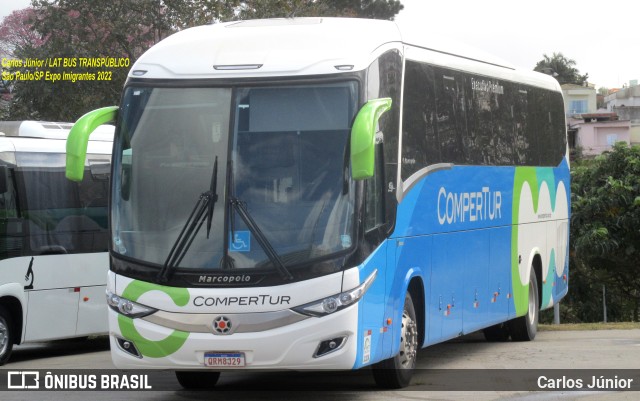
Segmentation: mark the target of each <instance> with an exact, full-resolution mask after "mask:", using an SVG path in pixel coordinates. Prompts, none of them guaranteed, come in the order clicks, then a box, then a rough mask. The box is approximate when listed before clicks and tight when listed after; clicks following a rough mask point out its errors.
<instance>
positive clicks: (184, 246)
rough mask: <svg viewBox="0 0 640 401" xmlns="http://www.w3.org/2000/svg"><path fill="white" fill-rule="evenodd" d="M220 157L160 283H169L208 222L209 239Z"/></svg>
mask: <svg viewBox="0 0 640 401" xmlns="http://www.w3.org/2000/svg"><path fill="white" fill-rule="evenodd" d="M217 186H218V156H216V159H215V161H214V162H213V172H212V174H211V184H210V186H209V190H208V191H206V192H203V193H202V194H200V197H199V198H198V201H197V202H196V205H195V206H194V207H193V210H192V211H191V214H190V215H189V218H188V219H187V221H186V222H185V224H184V227H182V230H181V231H180V234H178V238H176V241H175V242H174V243H173V247H171V251H170V252H169V255H168V256H167V259H166V260H165V262H164V265H163V266H162V269H160V272H158V281H159V282H167V281H168V280H169V277H171V272H172V271H173V268H174V267H175V266H177V265H179V264H180V262H181V261H182V259H183V258H184V256H185V255H186V254H187V251H188V250H189V248H190V247H191V244H192V243H193V240H194V239H195V237H196V235H197V234H198V232H199V231H200V228H201V227H202V225H203V224H204V221H205V220H206V221H207V238H209V232H210V231H211V220H212V218H213V208H214V206H215V203H216V202H217V201H218V193H217Z"/></svg>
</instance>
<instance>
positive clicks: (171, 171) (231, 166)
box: [67, 18, 569, 388]
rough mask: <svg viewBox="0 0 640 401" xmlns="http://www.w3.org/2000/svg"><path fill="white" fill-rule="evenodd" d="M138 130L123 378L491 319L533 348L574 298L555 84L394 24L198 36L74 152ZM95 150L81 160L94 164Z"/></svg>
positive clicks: (115, 332)
mask: <svg viewBox="0 0 640 401" xmlns="http://www.w3.org/2000/svg"><path fill="white" fill-rule="evenodd" d="M112 120H113V121H117V124H116V138H115V145H114V154H113V171H112V178H113V179H112V187H111V202H110V207H111V209H110V224H111V225H110V227H111V237H110V239H111V246H110V260H111V267H110V272H109V279H108V303H109V305H110V306H111V311H110V312H109V323H110V337H111V348H112V357H113V361H114V363H115V364H116V366H118V367H120V368H126V369H130V368H163V369H175V370H177V373H176V374H177V377H178V379H179V381H180V383H181V384H182V385H183V386H185V387H206V386H212V385H214V384H215V382H216V380H217V378H218V377H219V374H220V373H219V372H221V371H225V370H228V369H240V370H251V369H358V368H361V367H364V366H369V365H371V366H372V367H373V373H374V376H375V379H376V381H377V383H378V384H379V385H381V386H383V387H396V388H397V387H403V386H407V385H408V384H409V381H410V378H411V373H412V371H413V369H414V367H415V364H416V353H417V351H418V350H419V349H420V348H422V347H426V346H429V345H431V344H435V343H439V342H442V341H445V340H447V339H450V338H453V337H456V336H460V335H463V334H465V333H469V332H473V331H477V330H482V329H484V331H485V334H486V336H487V338H488V339H490V340H504V339H508V338H509V337H511V338H512V339H513V340H531V339H533V338H534V336H535V334H536V328H537V321H538V313H539V310H541V309H544V308H549V307H550V306H552V305H553V304H554V303H556V302H558V301H559V300H560V299H561V298H562V297H563V296H564V295H565V294H566V293H567V283H568V276H567V275H568V270H567V269H568V263H567V241H568V214H569V167H568V164H569V161H568V156H567V154H568V153H567V141H566V129H565V121H564V110H563V100H562V94H561V90H560V87H559V85H558V83H557V82H556V81H555V80H554V79H553V78H551V77H549V76H546V75H542V74H538V73H535V72H531V71H522V70H518V69H515V68H513V67H512V66H510V65H509V64H507V63H504V62H502V61H499V60H496V59H494V58H491V57H486V56H484V55H482V54H480V53H478V52H467V51H460V50H458V48H456V47H452V46H449V45H446V44H443V42H436V41H433V40H432V39H431V38H430V37H429V36H426V35H423V36H420V35H415V34H412V33H409V32H403V31H402V30H401V29H399V27H398V26H397V25H396V24H395V23H393V22H388V21H374V20H362V19H331V18H307V19H284V20H256V21H241V22H230V23H220V24H214V25H208V26H202V27H197V28H192V29H188V30H185V31H183V32H179V33H177V34H175V35H173V36H171V37H169V38H167V39H165V40H163V41H162V42H160V43H158V44H157V45H155V46H153V47H152V48H151V49H149V50H148V51H147V52H146V53H145V54H144V55H143V56H141V57H140V59H139V60H138V61H137V62H136V63H135V65H134V66H133V68H132V69H131V71H130V73H129V77H128V79H127V82H126V84H125V88H124V94H123V96H122V101H121V105H120V107H106V108H103V109H99V110H96V111H94V112H91V113H88V114H87V115H85V116H84V117H82V118H81V119H80V120H79V121H78V122H77V123H76V125H75V126H74V129H73V130H72V134H71V136H70V139H69V141H68V147H69V149H68V150H69V156H68V160H67V175H68V177H69V178H71V179H80V178H81V177H82V168H81V166H83V165H84V155H83V147H84V142H85V141H86V138H88V135H89V134H90V132H91V131H92V129H93V127H94V126H95V125H97V124H101V123H104V122H106V121H112ZM73 155H75V156H73Z"/></svg>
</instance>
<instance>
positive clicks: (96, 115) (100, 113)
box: [66, 106, 118, 181]
mask: <svg viewBox="0 0 640 401" xmlns="http://www.w3.org/2000/svg"><path fill="white" fill-rule="evenodd" d="M117 115H118V107H117V106H109V107H103V108H101V109H97V110H93V111H90V112H88V113H87V114H85V115H84V116H82V117H80V118H79V119H78V121H76V123H75V124H74V125H73V128H71V131H70V132H69V137H68V138H67V169H66V176H67V178H68V179H69V180H71V181H82V177H83V176H84V162H85V159H86V157H87V145H88V144H89V135H91V133H92V132H93V131H95V129H96V128H98V127H99V126H101V125H102V124H107V123H110V122H114V121H115V120H116V117H117Z"/></svg>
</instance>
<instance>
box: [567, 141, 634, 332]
mask: <svg viewBox="0 0 640 401" xmlns="http://www.w3.org/2000/svg"><path fill="white" fill-rule="evenodd" d="M571 190H572V195H571V197H572V217H571V248H572V252H573V256H574V257H573V259H574V260H573V261H574V263H575V265H576V266H577V267H578V269H579V270H580V271H581V273H582V275H583V276H584V277H585V278H587V281H589V283H588V284H589V285H591V286H592V287H594V286H595V289H596V290H597V291H600V289H599V287H600V286H601V285H602V284H606V285H607V292H608V293H611V295H612V296H614V297H616V296H617V297H618V299H619V300H620V302H618V305H617V306H618V307H625V309H626V312H625V314H626V315H627V316H632V318H633V320H635V321H638V313H639V309H640V263H639V262H638V261H640V230H638V227H640V147H639V146H633V147H629V146H628V145H626V144H625V143H624V142H619V143H617V144H616V145H614V147H613V149H612V151H611V152H609V153H606V154H603V155H601V156H599V157H597V158H596V159H595V160H593V161H589V162H587V163H586V164H583V165H580V166H577V167H576V168H574V171H573V173H572V183H571ZM593 296H594V294H593V293H592V294H591V298H593ZM599 299H600V298H597V300H596V302H598V300H599ZM584 301H585V302H593V299H591V300H589V299H585V300H584Z"/></svg>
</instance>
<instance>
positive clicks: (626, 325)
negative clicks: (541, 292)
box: [538, 322, 640, 331]
mask: <svg viewBox="0 0 640 401" xmlns="http://www.w3.org/2000/svg"><path fill="white" fill-rule="evenodd" d="M633 329H640V323H638V322H620V323H565V324H541V325H539V326H538V330H540V331H578V330H633Z"/></svg>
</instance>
